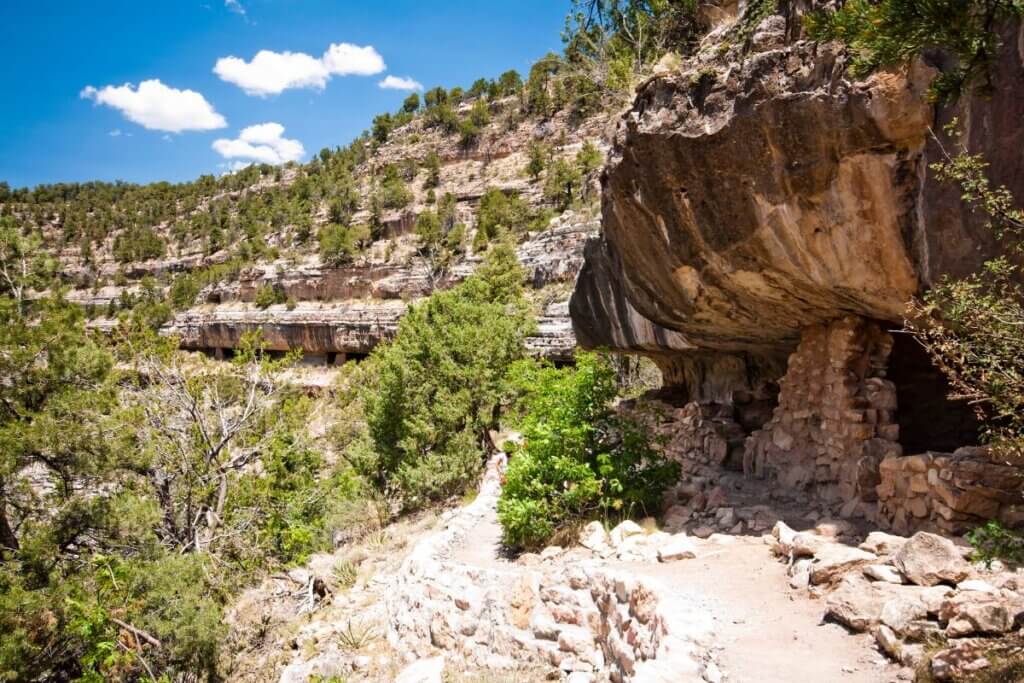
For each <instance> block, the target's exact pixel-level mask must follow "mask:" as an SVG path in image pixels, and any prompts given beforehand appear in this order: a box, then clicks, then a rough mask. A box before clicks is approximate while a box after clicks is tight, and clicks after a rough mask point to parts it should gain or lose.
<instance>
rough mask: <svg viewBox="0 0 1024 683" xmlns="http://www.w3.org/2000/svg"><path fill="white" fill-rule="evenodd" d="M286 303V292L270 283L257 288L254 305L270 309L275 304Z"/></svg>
mask: <svg viewBox="0 0 1024 683" xmlns="http://www.w3.org/2000/svg"><path fill="white" fill-rule="evenodd" d="M284 301H285V295H284V290H283V289H281V288H280V287H276V286H274V285H272V284H270V283H265V284H262V285H260V286H259V287H257V288H256V295H255V296H254V297H253V303H255V304H256V306H257V307H259V308H268V307H269V306H273V305H274V304H282V303H284Z"/></svg>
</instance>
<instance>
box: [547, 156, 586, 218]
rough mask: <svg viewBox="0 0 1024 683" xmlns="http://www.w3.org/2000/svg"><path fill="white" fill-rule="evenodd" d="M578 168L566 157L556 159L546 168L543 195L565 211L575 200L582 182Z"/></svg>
mask: <svg viewBox="0 0 1024 683" xmlns="http://www.w3.org/2000/svg"><path fill="white" fill-rule="evenodd" d="M582 181H583V179H582V177H581V175H580V169H579V168H578V167H577V166H576V165H575V164H573V163H572V162H570V161H569V160H568V159H556V160H555V161H554V162H553V163H552V164H551V166H550V167H549V168H548V176H547V178H546V179H545V181H544V197H545V198H546V199H547V200H548V201H550V202H552V203H553V204H554V205H555V206H556V207H558V209H559V210H561V211H565V210H566V209H568V208H569V207H571V206H572V205H573V202H574V201H575V200H576V198H577V196H578V194H579V190H580V185H581V184H582Z"/></svg>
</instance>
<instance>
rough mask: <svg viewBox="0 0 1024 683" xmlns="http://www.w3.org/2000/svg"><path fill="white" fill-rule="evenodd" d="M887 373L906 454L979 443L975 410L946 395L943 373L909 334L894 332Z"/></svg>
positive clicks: (945, 382)
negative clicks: (894, 392) (895, 403)
mask: <svg viewBox="0 0 1024 683" xmlns="http://www.w3.org/2000/svg"><path fill="white" fill-rule="evenodd" d="M887 376H888V378H889V379H890V380H892V382H893V384H895V385H896V397H897V401H898V407H897V410H896V422H897V423H898V424H899V426H900V444H901V445H902V446H903V452H904V453H905V454H906V455H914V454H917V453H923V452H925V451H940V452H946V453H951V452H953V451H955V450H956V449H957V448H959V447H961V446H973V445H976V444H977V443H978V420H977V418H976V417H975V415H974V410H973V409H972V408H971V406H969V405H968V404H967V402H966V401H958V400H953V399H950V398H949V394H950V389H951V387H950V385H949V382H948V381H947V380H946V377H945V375H943V374H942V372H941V371H940V370H939V369H938V368H936V367H935V366H934V365H933V364H932V361H931V358H929V356H928V352H927V351H925V349H924V347H923V346H921V344H919V343H918V342H917V340H916V339H914V337H913V336H912V335H909V334H900V333H896V334H893V347H892V354H891V355H890V357H889V369H888V372H887Z"/></svg>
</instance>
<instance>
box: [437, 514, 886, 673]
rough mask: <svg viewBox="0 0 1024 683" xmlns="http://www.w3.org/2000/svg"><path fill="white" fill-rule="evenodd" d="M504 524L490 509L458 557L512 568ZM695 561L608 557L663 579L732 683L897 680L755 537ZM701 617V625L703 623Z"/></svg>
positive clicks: (707, 549) (706, 549) (709, 544)
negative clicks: (827, 618)
mask: <svg viewBox="0 0 1024 683" xmlns="http://www.w3.org/2000/svg"><path fill="white" fill-rule="evenodd" d="M500 538H501V528H500V526H499V525H498V523H497V519H496V514H495V511H494V510H493V509H492V510H490V511H489V512H488V513H487V514H486V515H484V516H483V517H482V518H481V519H480V520H479V522H478V523H477V524H476V525H474V527H473V528H472V529H471V530H470V531H469V533H468V534H467V536H466V538H465V540H464V541H463V542H462V543H461V545H460V546H459V547H458V548H456V549H455V550H454V552H453V553H452V558H451V559H453V560H455V561H458V562H462V563H466V564H467V565H471V566H477V567H484V568H488V569H506V570H514V569H515V568H516V567H517V566H518V565H516V564H515V563H513V562H510V561H509V560H508V559H506V558H505V557H503V556H502V554H501V544H500ZM695 542H696V543H697V544H698V547H699V549H700V552H699V553H698V557H697V559H693V560H682V561H679V562H673V563H667V564H656V563H640V562H636V563H626V562H618V561H611V560H610V561H608V562H607V566H608V567H609V568H611V569H617V570H622V571H624V572H627V573H629V574H632V575H633V576H636V577H637V578H644V579H648V580H651V581H654V582H656V583H658V584H660V585H661V586H662V587H663V588H664V593H663V594H664V595H668V596H670V597H671V603H670V604H665V605H663V608H664V609H672V610H675V611H676V613H677V614H679V613H683V614H685V615H686V618H687V619H689V620H692V621H693V622H694V629H695V631H701V630H703V631H704V632H707V633H709V634H710V635H709V636H708V637H707V638H705V639H704V640H706V641H708V642H706V643H705V644H706V645H707V646H708V647H709V649H710V650H712V651H713V652H715V653H716V655H717V657H716V661H717V664H718V666H719V668H720V669H721V670H722V672H723V673H724V674H725V678H724V680H726V681H730V682H732V683H832V682H833V681H836V682H840V683H879V682H885V681H896V680H898V679H897V674H898V672H899V667H897V666H895V665H893V664H891V663H890V662H889V661H888V660H887V659H886V658H885V657H884V656H883V655H882V654H881V653H880V652H879V651H878V650H877V649H876V648H875V646H874V641H873V639H872V638H870V637H869V636H865V635H851V634H850V633H848V632H847V631H846V630H845V629H843V628H842V627H841V626H838V625H836V624H830V623H822V619H821V617H822V614H823V612H824V607H823V605H822V604H821V602H819V601H815V600H811V599H808V598H807V596H806V595H798V594H796V593H795V592H794V591H793V590H792V589H791V588H790V587H789V585H788V577H787V575H786V567H785V565H784V564H781V563H779V562H778V561H777V560H776V559H775V558H774V557H773V556H772V555H771V553H770V552H769V549H768V547H767V546H766V545H765V544H764V543H763V542H762V540H761V539H760V538H757V537H749V536H747V537H743V536H737V537H728V538H727V539H726V541H725V543H724V544H723V543H722V542H715V541H699V540H696V539H695ZM698 622H699V625H698Z"/></svg>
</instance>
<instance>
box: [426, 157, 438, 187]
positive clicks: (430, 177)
mask: <svg viewBox="0 0 1024 683" xmlns="http://www.w3.org/2000/svg"><path fill="white" fill-rule="evenodd" d="M423 168H424V169H426V171H427V177H426V178H425V179H424V180H423V187H425V188H435V187H437V186H438V185H440V184H441V157H439V156H438V155H437V151H436V150H430V152H428V153H427V157H426V159H424V160H423Z"/></svg>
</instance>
